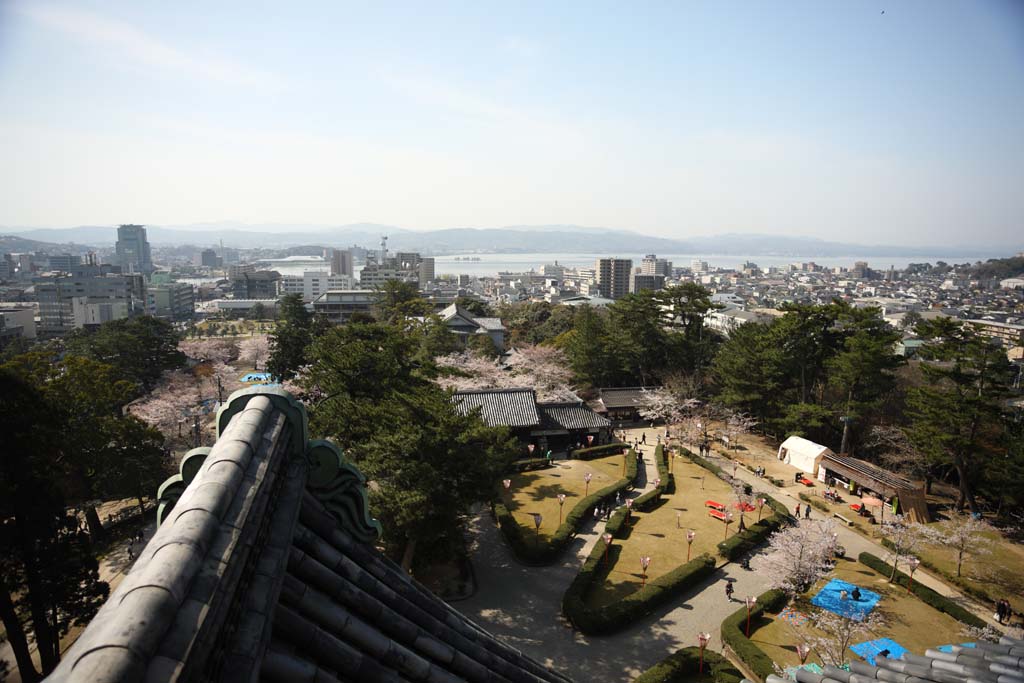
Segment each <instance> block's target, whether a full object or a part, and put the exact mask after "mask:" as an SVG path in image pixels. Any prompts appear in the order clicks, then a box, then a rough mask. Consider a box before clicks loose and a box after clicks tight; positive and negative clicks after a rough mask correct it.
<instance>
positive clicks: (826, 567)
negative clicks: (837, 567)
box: [757, 519, 837, 595]
mask: <svg viewBox="0 0 1024 683" xmlns="http://www.w3.org/2000/svg"><path fill="white" fill-rule="evenodd" d="M836 544H837V541H836V525H835V523H834V522H833V521H832V520H831V519H824V520H814V521H812V520H804V521H802V522H801V523H800V524H798V525H795V526H791V527H786V528H785V529H782V530H781V531H777V532H775V533H774V534H772V536H771V538H769V539H768V551H767V553H766V554H765V555H763V556H762V557H761V558H760V560H759V562H758V566H757V569H758V571H763V572H764V573H765V574H767V575H768V576H769V577H771V578H770V584H769V585H771V587H772V588H779V589H781V590H784V591H786V592H787V593H789V594H791V595H796V594H797V593H802V592H803V591H805V590H807V589H808V588H809V587H810V586H812V585H813V584H814V583H815V582H816V581H818V580H819V579H821V578H823V577H824V576H825V575H826V574H828V573H829V572H830V571H831V570H832V566H833V557H834V556H835V551H836Z"/></svg>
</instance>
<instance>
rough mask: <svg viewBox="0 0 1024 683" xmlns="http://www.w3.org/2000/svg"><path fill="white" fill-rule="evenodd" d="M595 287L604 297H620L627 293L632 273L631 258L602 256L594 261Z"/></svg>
mask: <svg viewBox="0 0 1024 683" xmlns="http://www.w3.org/2000/svg"><path fill="white" fill-rule="evenodd" d="M594 271H595V274H596V279H597V287H598V290H599V291H600V293H601V296H603V297H605V298H606V299H621V298H622V297H624V296H626V294H628V293H629V285H630V279H631V277H632V274H633V260H632V259H625V258H602V259H597V261H596V262H595V263H594Z"/></svg>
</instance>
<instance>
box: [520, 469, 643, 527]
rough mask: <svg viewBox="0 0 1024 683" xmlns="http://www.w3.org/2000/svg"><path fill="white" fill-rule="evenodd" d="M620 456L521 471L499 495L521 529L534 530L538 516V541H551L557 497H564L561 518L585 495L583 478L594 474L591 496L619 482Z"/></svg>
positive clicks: (554, 524) (556, 513)
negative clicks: (534, 519) (536, 515)
mask: <svg viewBox="0 0 1024 683" xmlns="http://www.w3.org/2000/svg"><path fill="white" fill-rule="evenodd" d="M623 457H624V456H622V455H611V456H608V457H607V458H600V459H597V460H557V461H555V466H554V467H550V468H548V469H543V470H534V471H532V472H521V473H519V474H514V475H512V476H511V477H509V478H510V479H511V480H512V487H511V488H510V490H509V491H508V492H507V493H505V492H504V491H503V492H502V494H501V499H502V502H504V503H505V505H506V506H507V507H508V509H509V511H510V512H511V513H512V515H513V516H514V517H515V519H516V521H517V522H518V523H519V525H520V526H522V527H523V528H524V529H528V530H530V532H531V533H532V532H533V530H534V528H535V527H534V524H533V514H534V513H539V514H540V515H541V518H542V520H541V527H540V538H541V540H542V541H543V540H545V539H547V540H550V538H551V536H553V535H554V533H555V531H556V530H557V529H558V527H559V505H558V494H560V493H564V494H565V505H564V507H563V508H562V512H563V514H564V515H568V514H569V511H570V510H572V509H573V507H574V506H575V505H576V503H578V502H579V501H580V499H581V498H583V497H584V496H585V495H586V491H587V485H586V482H585V481H584V476H585V475H586V474H587V473H588V472H589V473H590V474H591V475H593V477H592V479H591V481H590V489H589V491H590V493H594V492H596V491H600V490H601V489H603V488H604V487H606V486H609V485H611V484H614V483H615V482H617V481H618V480H619V479H622V463H623Z"/></svg>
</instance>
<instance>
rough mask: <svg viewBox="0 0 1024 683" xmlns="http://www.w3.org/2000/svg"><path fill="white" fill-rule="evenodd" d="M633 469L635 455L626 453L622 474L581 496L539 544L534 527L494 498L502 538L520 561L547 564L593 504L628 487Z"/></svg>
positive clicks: (587, 513)
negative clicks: (527, 524)
mask: <svg viewBox="0 0 1024 683" xmlns="http://www.w3.org/2000/svg"><path fill="white" fill-rule="evenodd" d="M630 452H632V451H630ZM636 471H637V468H636V458H635V457H628V456H627V457H626V476H625V477H624V478H622V479H619V480H618V481H617V482H615V483H614V484H611V485H610V486H606V487H604V488H603V489H600V490H599V491H595V492H594V493H591V494H590V495H589V496H586V497H584V498H581V499H580V501H579V502H578V503H576V505H574V506H573V508H572V510H570V511H569V514H567V515H566V516H565V519H564V520H562V525H561V526H560V527H558V529H557V530H556V531H555V534H554V536H552V537H551V539H550V540H548V541H546V542H544V543H542V544H540V545H538V544H537V542H536V535H535V533H534V530H533V529H525V528H523V526H522V525H521V524H519V522H518V521H516V518H515V517H514V516H513V515H512V513H511V512H510V511H509V509H508V508H507V507H506V506H505V504H504V503H502V502H501V501H500V499H499V500H496V501H495V502H494V504H493V505H492V509H493V510H494V516H495V518H496V519H497V520H498V526H499V527H500V528H501V531H502V533H503V534H504V535H505V540H506V541H508V544H509V546H510V547H511V548H512V552H513V554H515V556H516V558H518V559H519V561H520V562H523V563H525V564H529V565H544V564H551V563H552V562H554V561H555V560H556V559H558V556H559V555H560V554H561V553H562V551H563V550H565V547H566V546H567V545H569V542H570V541H571V540H572V538H573V536H575V534H576V529H577V527H579V525H580V523H581V522H582V521H583V520H584V519H585V518H586V516H587V515H591V514H593V510H594V507H595V506H597V504H598V503H600V502H601V501H602V500H604V499H605V498H607V497H609V496H614V495H615V494H616V493H618V492H619V491H622V490H623V489H625V488H626V487H628V486H630V485H631V484H632V483H633V481H634V480H636Z"/></svg>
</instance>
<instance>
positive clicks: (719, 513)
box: [708, 508, 727, 522]
mask: <svg viewBox="0 0 1024 683" xmlns="http://www.w3.org/2000/svg"><path fill="white" fill-rule="evenodd" d="M708 514H709V515H711V516H712V517H714V518H715V519H720V520H722V521H723V522H724V521H726V519H727V517H726V515H725V513H724V512H722V511H721V510H719V509H717V508H709V509H708Z"/></svg>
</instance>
